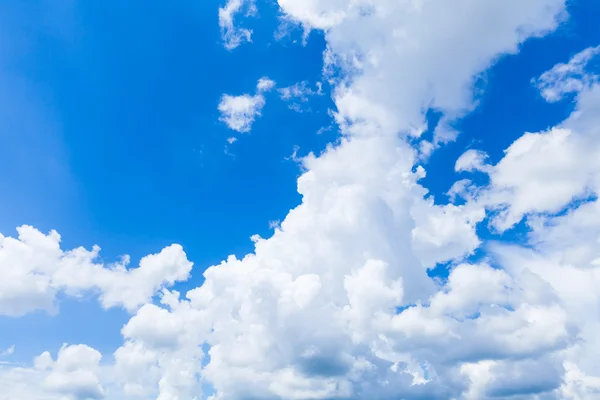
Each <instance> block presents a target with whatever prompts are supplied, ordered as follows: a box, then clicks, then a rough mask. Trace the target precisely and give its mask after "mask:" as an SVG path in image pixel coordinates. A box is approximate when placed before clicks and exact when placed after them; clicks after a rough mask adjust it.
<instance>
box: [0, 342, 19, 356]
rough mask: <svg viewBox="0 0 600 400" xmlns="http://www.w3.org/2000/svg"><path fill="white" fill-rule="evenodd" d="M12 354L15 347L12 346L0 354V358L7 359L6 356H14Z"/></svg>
mask: <svg viewBox="0 0 600 400" xmlns="http://www.w3.org/2000/svg"><path fill="white" fill-rule="evenodd" d="M14 352H15V345H14V344H13V345H12V346H10V347H9V348H8V349H6V350H4V351H2V352H0V358H2V357H8V356H10V355H12V354H14Z"/></svg>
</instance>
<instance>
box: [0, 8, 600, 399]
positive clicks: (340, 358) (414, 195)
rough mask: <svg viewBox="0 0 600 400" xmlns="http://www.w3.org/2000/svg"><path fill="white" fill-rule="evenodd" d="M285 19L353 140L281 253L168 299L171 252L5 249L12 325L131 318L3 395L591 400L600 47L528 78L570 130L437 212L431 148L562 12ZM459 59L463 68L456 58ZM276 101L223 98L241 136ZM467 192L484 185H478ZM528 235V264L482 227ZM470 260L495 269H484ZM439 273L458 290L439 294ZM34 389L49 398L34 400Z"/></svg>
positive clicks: (488, 165) (437, 11)
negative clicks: (50, 315)
mask: <svg viewBox="0 0 600 400" xmlns="http://www.w3.org/2000/svg"><path fill="white" fill-rule="evenodd" d="M230 3H233V4H234V5H233V6H231V10H238V9H239V8H240V7H241V6H240V5H239V4H240V2H230ZM236 4H237V5H236ZM279 5H280V7H281V10H282V12H284V13H285V17H286V18H288V19H290V20H293V21H296V22H298V23H300V24H302V25H304V27H305V28H306V29H322V30H324V35H325V39H326V43H327V51H326V52H325V54H324V64H325V71H324V75H325V78H327V79H329V82H330V83H331V84H332V85H333V87H334V90H333V99H334V101H335V103H336V106H337V112H336V115H335V119H336V121H337V123H338V124H339V126H340V128H341V130H342V133H343V136H342V137H341V138H340V140H339V141H338V142H337V143H335V144H332V145H330V146H328V147H327V149H326V150H325V151H324V152H323V153H322V154H319V155H314V154H309V155H308V156H306V157H304V158H302V159H300V160H299V161H300V162H301V166H302V170H303V173H302V175H301V176H300V177H299V178H298V192H299V193H300V194H301V195H302V202H301V204H300V205H298V206H297V207H296V208H294V209H293V210H291V211H290V212H289V214H288V215H287V216H286V218H285V219H284V220H283V221H282V222H281V224H279V226H278V227H276V228H275V231H274V233H273V235H272V236H271V237H269V238H261V237H258V236H255V237H253V240H254V245H255V248H254V251H253V252H252V253H250V254H247V255H245V256H243V257H239V258H238V257H235V256H230V257H229V258H227V259H226V260H224V261H222V262H221V263H220V264H217V265H214V266H211V267H210V268H208V269H207V270H206V271H205V272H204V282H203V283H202V284H201V285H200V286H198V287H196V288H192V289H190V290H187V291H186V292H185V293H180V292H179V291H176V290H171V289H170V288H171V286H172V285H173V284H174V283H175V282H176V281H181V280H185V279H186V278H187V276H188V275H189V273H190V269H191V263H190V262H189V261H187V258H186V256H185V253H183V250H182V248H181V247H179V246H177V245H173V246H171V247H168V248H166V249H164V250H162V251H161V252H160V253H158V254H156V255H151V256H147V257H146V258H144V259H142V261H141V262H140V266H139V268H137V269H127V268H126V262H123V263H121V264H115V265H114V266H110V267H105V266H104V265H101V264H98V263H95V262H94V260H95V259H96V258H97V252H98V249H96V248H95V249H93V250H92V251H91V252H90V251H87V250H84V249H75V250H72V251H68V252H64V251H62V250H61V249H60V246H59V236H58V234H57V233H55V232H51V233H50V234H48V235H44V234H42V233H40V232H38V231H36V230H35V229H33V228H30V227H23V228H20V230H19V238H18V239H12V238H5V237H1V240H2V250H1V251H2V252H1V253H0V273H2V274H3V275H5V276H8V277H9V278H10V281H11V282H12V281H15V279H17V280H16V281H17V282H19V283H20V285H19V286H14V285H11V286H10V287H9V286H6V287H2V286H0V294H1V295H3V296H4V297H0V311H1V312H3V313H4V314H7V315H12V316H18V315H22V314H24V313H26V312H29V311H32V310H35V309H46V310H52V309H53V299H54V297H55V295H56V292H57V291H59V290H62V291H64V292H65V293H67V294H73V295H77V294H78V293H81V292H82V291H84V290H86V291H87V290H93V291H96V292H97V293H99V299H100V302H101V303H102V304H103V305H104V306H105V307H110V306H116V305H119V306H124V307H126V308H127V309H129V310H130V311H132V312H133V315H132V317H131V319H130V320H129V321H128V322H127V324H126V325H125V326H124V327H123V328H122V330H121V334H122V336H123V344H122V346H121V347H119V348H118V349H116V351H115V352H114V354H113V355H114V362H112V361H109V362H107V363H106V364H101V354H100V353H98V352H97V351H96V350H94V349H91V348H89V347H87V346H85V345H75V346H67V345H65V346H64V347H62V348H61V349H60V351H59V353H58V356H57V359H56V360H53V358H52V357H51V355H50V354H49V353H44V354H42V355H41V356H39V357H38V358H36V360H35V362H34V365H33V366H31V367H27V368H16V367H15V368H0V383H4V384H5V385H6V387H7V388H8V389H7V390H8V393H11V394H12V395H13V396H20V397H19V398H22V399H34V398H36V399H38V398H45V399H60V398H61V397H60V396H66V398H68V399H84V398H93V399H96V398H102V397H105V398H108V399H111V400H112V399H122V398H132V399H133V398H142V399H154V398H156V399H158V400H175V399H204V398H210V399H211V400H243V399H269V400H270V399H273V400H278V399H297V400H308V399H311V400H314V399H323V400H326V399H327V400H329V399H344V400H363V399H364V400H370V399H382V400H386V399H389V400H392V399H398V398H404V399H424V398H426V399H457V400H458V399H464V400H468V399H472V400H480V399H490V398H499V399H539V400H542V399H573V400H579V399H583V400H587V399H594V398H596V397H597V396H598V394H599V393H600V365H599V364H598V360H597V354H598V353H600V339H599V338H600V318H598V315H599V314H598V312H599V311H600V310H599V307H600V294H599V292H598V290H597V288H598V286H599V285H600V252H599V251H598V241H600V200H598V195H599V193H600V161H599V160H600V139H599V138H600V132H598V127H599V126H600V84H598V83H597V80H596V77H595V75H594V74H593V73H591V72H589V71H587V70H586V66H585V65H586V62H587V60H589V59H590V57H591V56H592V55H593V54H595V52H597V50H596V48H590V49H588V50H584V51H583V52H582V53H580V54H578V55H576V56H575V57H574V58H573V59H572V60H571V61H569V62H568V63H566V64H561V65H559V66H556V67H554V68H553V69H551V70H550V71H549V72H546V73H544V74H543V75H541V77H539V78H536V80H535V82H538V86H539V88H540V90H541V92H542V95H543V96H544V97H545V98H546V99H547V100H548V101H555V99H557V98H558V97H560V96H562V95H563V94H565V93H576V96H575V97H576V109H575V111H574V112H573V113H572V114H571V115H570V116H569V117H568V118H567V119H566V120H565V121H563V122H561V123H560V124H558V125H557V126H555V127H552V128H550V129H548V130H545V131H542V132H536V133H524V134H523V135H522V136H521V137H520V138H518V139H517V140H516V141H515V142H514V143H512V144H511V145H510V146H509V147H508V148H507V149H506V150H505V153H504V155H503V156H502V158H501V159H500V160H499V161H498V162H495V163H492V162H491V161H490V157H488V156H487V154H486V153H485V152H483V151H481V150H477V149H470V150H468V151H466V152H465V153H464V154H463V155H462V156H460V157H459V158H458V159H457V160H456V164H455V170H456V172H458V173H460V174H462V175H464V179H461V180H458V181H457V182H456V183H455V185H454V186H453V187H452V189H451V193H449V194H451V195H452V196H451V197H452V198H453V199H454V200H455V201H454V203H450V204H440V203H439V202H436V201H435V200H436V199H433V198H431V197H427V194H428V191H427V189H426V188H425V187H423V186H422V184H421V181H422V179H423V178H424V177H425V176H426V173H435V171H425V169H424V168H423V166H421V165H420V162H421V160H422V159H423V158H422V154H423V152H422V149H423V148H428V149H430V151H435V148H436V147H437V146H439V145H441V144H442V143H445V142H448V141H451V140H453V139H454V138H455V137H456V135H457V134H458V132H456V131H454V130H453V129H452V128H451V123H452V121H454V120H456V119H457V118H459V117H461V116H463V115H464V114H465V113H467V112H469V110H471V109H472V108H473V107H474V100H473V97H474V95H473V85H474V80H475V79H476V78H477V76H478V75H479V74H481V73H483V72H484V71H485V70H486V69H487V68H489V67H490V66H491V65H492V64H493V63H494V62H495V61H496V60H497V59H498V57H499V56H500V55H503V54H507V53H516V52H518V49H519V46H520V45H521V44H522V43H523V42H524V41H525V40H527V39H528V38H532V37H538V36H542V35H544V34H546V33H548V32H551V31H552V30H553V29H555V28H556V27H557V26H558V24H559V21H560V20H561V19H562V18H563V17H564V14H565V2H564V1H562V0H532V1H528V2H523V1H517V0H514V1H512V0H511V1H506V0H497V1H496V0H492V1H487V2H481V1H477V0H472V1H462V2H448V1H433V0H431V1H424V2H398V1H392V0H389V1H387V0H383V1H380V2H377V3H376V4H375V3H374V2H370V1H343V0H341V1H335V2H319V1H304V0H303V1H300V0H279ZM226 7H227V6H226ZM423 27H427V29H424V28H423ZM456 48H460V49H461V50H462V51H448V50H447V49H456ZM450 66H451V67H450ZM573 74H575V75H576V76H577V78H576V79H577V82H579V83H578V84H573V83H572V82H571V80H572V79H574V78H573ZM274 87H275V83H274V82H273V81H271V80H269V79H267V78H263V79H261V80H259V82H258V84H257V89H256V93H255V94H254V95H250V94H244V95H241V96H231V95H224V96H223V97H222V99H221V103H220V105H219V111H220V113H221V118H220V119H221V121H222V122H224V123H225V124H226V125H227V126H228V127H229V128H230V129H232V130H235V131H237V132H249V131H250V130H251V127H252V124H253V122H254V121H255V118H256V117H258V116H260V115H261V111H262V108H263V107H264V104H265V98H264V93H265V92H267V91H269V90H272V89H273V88H274ZM307 93H308V92H307V91H306V87H304V88H303V86H302V85H300V86H296V87H291V88H287V89H281V91H280V95H281V96H283V97H284V100H285V99H286V97H287V98H292V97H293V98H297V99H299V100H300V101H302V98H303V96H306V95H307ZM557 96H558V97H557ZM429 107H434V108H435V109H436V110H438V111H439V112H440V113H441V114H442V120H441V122H440V124H439V125H438V127H437V128H436V129H435V132H434V133H433V138H432V139H430V140H427V142H425V140H426V139H421V138H420V137H419V136H420V133H419V132H422V131H423V129H422V128H423V126H424V124H425V121H426V119H425V115H424V110H425V109H427V108H429ZM423 143H425V146H424V145H423ZM471 174H479V175H485V176H486V177H487V178H488V179H487V180H483V183H478V182H482V180H481V179H479V180H477V179H475V178H474V177H473V176H472V175H471ZM471 178H473V179H471ZM459 198H460V200H461V201H460V202H459V201H458V200H459ZM520 222H523V223H524V224H525V225H526V226H527V227H528V236H527V237H526V239H525V241H524V242H522V243H518V244H516V243H512V244H508V243H504V244H501V243H499V242H486V241H485V240H484V239H483V238H482V237H480V235H479V234H478V230H477V228H479V227H485V226H484V225H485V224H487V225H489V226H490V227H491V228H492V230H493V231H496V232H504V231H507V230H509V229H511V228H513V227H514V226H515V225H516V224H518V223H520ZM476 252H483V253H485V256H484V257H478V258H472V257H471V256H473V255H474V254H475V253H476ZM444 263H449V264H450V265H451V268H450V270H449V275H448V277H447V278H443V277H437V278H436V277H432V275H434V274H432V270H434V269H435V268H436V267H439V266H440V264H444ZM15 265H16V266H17V268H15V267H14V266H15ZM2 267H4V268H2ZM11 274H12V275H11ZM3 281H6V280H0V285H1V282H3ZM5 293H8V295H5ZM157 293H158V294H159V295H158V296H157V297H158V298H156V301H152V300H153V298H155V296H154V295H155V294H157ZM34 379H37V380H38V382H43V383H42V386H40V385H39V384H37V385H34V387H33V388H30V389H27V386H28V385H27V383H28V382H34ZM207 387H208V388H207ZM209 396H210V397H209Z"/></svg>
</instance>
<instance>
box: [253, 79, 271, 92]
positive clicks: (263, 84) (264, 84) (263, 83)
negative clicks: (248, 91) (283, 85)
mask: <svg viewBox="0 0 600 400" xmlns="http://www.w3.org/2000/svg"><path fill="white" fill-rule="evenodd" d="M274 87H275V81H273V80H272V79H269V78H267V77H266V76H263V77H262V78H260V79H259V80H258V83H257V84H256V90H257V91H258V92H268V91H270V90H272V89H273V88H274Z"/></svg>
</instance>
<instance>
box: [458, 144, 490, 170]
mask: <svg viewBox="0 0 600 400" xmlns="http://www.w3.org/2000/svg"><path fill="white" fill-rule="evenodd" d="M487 158H488V155H487V154H485V153H484V152H482V151H480V150H473V149H470V150H467V151H466V152H464V153H463V154H462V155H461V156H460V157H459V158H458V160H456V164H455V166H454V170H455V171H457V172H461V171H467V172H473V171H487V170H489V167H488V166H487V165H486V163H485V160H486V159H487Z"/></svg>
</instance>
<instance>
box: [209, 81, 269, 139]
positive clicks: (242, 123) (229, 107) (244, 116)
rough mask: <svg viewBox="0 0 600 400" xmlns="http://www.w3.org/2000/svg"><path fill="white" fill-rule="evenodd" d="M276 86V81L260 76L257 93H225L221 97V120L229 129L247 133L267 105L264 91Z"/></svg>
mask: <svg viewBox="0 0 600 400" xmlns="http://www.w3.org/2000/svg"><path fill="white" fill-rule="evenodd" d="M273 87H275V82H274V81H272V80H271V79H269V78H267V77H263V78H260V79H259V80H258V83H257V85H256V94H255V95H253V96H251V95H249V94H242V95H239V96H232V95H229V94H224V95H223V96H222V97H221V102H220V103H219V106H218V110H219V112H220V113H221V117H220V118H219V120H220V121H222V122H224V123H225V124H226V125H227V126H228V127H229V129H231V130H234V131H237V132H240V133H247V132H250V130H251V129H252V124H253V123H254V120H255V119H256V118H257V117H260V115H261V111H262V109H263V107H264V106H265V96H264V94H263V93H264V92H268V91H270V90H271V89H273Z"/></svg>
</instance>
